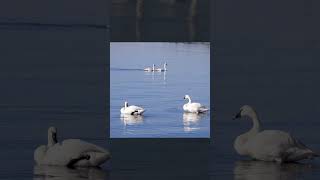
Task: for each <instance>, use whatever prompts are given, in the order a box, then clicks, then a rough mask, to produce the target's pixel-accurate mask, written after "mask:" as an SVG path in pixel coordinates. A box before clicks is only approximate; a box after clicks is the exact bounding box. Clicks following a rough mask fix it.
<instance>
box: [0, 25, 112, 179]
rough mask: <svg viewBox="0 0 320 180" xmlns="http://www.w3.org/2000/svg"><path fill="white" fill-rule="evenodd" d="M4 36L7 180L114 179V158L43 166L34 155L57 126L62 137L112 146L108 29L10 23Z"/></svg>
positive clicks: (1, 137)
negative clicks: (98, 164)
mask: <svg viewBox="0 0 320 180" xmlns="http://www.w3.org/2000/svg"><path fill="white" fill-rule="evenodd" d="M0 34H1V39H2V42H1V43H0V49H1V50H2V51H3V52H5V53H2V54H1V62H2V64H1V67H0V72H1V73H0V81H1V84H2V87H3V88H1V90H0V96H1V103H0V111H1V113H0V119H1V121H0V128H1V131H0V142H1V144H2V146H1V148H0V159H1V165H0V179H13V180H17V179H33V178H34V179H86V178H85V177H87V178H88V179H90V178H89V177H93V175H94V174H97V176H98V177H103V179H106V178H107V175H108V169H109V167H110V164H109V163H107V164H104V165H103V167H102V169H68V168H63V167H61V168H58V167H37V166H35V163H34V160H33V152H34V150H35V148H36V147H38V146H39V145H42V144H47V130H48V127H50V126H55V127H57V129H58V140H59V141H62V140H64V139H69V138H76V139H77V138H79V139H82V140H85V141H88V142H91V143H94V144H97V145H99V146H102V147H105V148H108V149H109V148H110V147H108V145H107V142H108V141H106V136H107V135H106V134H107V133H106V129H107V128H108V127H107V124H106V122H105V117H106V114H105V113H106V111H105V109H106V108H105V107H106V105H105V101H104V100H102V99H101V97H103V95H105V91H104V90H103V89H104V85H105V80H106V78H105V77H104V76H103V74H105V70H103V67H104V66H105V58H104V57H105V48H106V47H107V46H106V43H105V40H104V39H103V38H101V37H104V36H105V29H97V28H73V27H68V28H64V27H56V26H54V25H51V26H45V25H43V26H34V25H23V26H19V25H17V26H15V25H12V26H11V25H10V26H9V25H6V26H1V27H0ZM86 37H88V38H86ZM89 37H90V38H89ZM99 43H100V44H99ZM99 47H101V48H99ZM79 51H82V52H83V53H79ZM100 99H101V100H100Z"/></svg>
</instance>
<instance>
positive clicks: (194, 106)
mask: <svg viewBox="0 0 320 180" xmlns="http://www.w3.org/2000/svg"><path fill="white" fill-rule="evenodd" d="M201 107H202V105H201V104H200V103H187V104H185V105H184V107H183V109H184V110H185V111H187V112H192V113H196V112H201V111H200V108H201Z"/></svg>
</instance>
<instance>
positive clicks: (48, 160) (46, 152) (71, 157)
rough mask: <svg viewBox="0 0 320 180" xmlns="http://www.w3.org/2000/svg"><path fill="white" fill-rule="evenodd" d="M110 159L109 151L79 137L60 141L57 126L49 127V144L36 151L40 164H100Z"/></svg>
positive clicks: (72, 165)
mask: <svg viewBox="0 0 320 180" xmlns="http://www.w3.org/2000/svg"><path fill="white" fill-rule="evenodd" d="M108 159H110V153H109V151H107V150H105V149H104V148H102V147H99V146H97V145H94V144H91V143H88V142H85V141H82V140H79V139H67V140H64V141H62V142H61V143H58V141H57V129H56V128H55V127H50V128H49V129H48V144H47V145H41V146H39V147H38V148H37V149H36V150H35V151H34V160H35V162H36V163H37V164H38V165H60V166H69V167H74V166H99V165H101V164H102V163H104V162H106V161H107V160H108Z"/></svg>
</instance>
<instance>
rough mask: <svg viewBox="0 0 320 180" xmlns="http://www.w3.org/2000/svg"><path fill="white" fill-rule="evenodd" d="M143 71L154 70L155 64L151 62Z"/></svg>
mask: <svg viewBox="0 0 320 180" xmlns="http://www.w3.org/2000/svg"><path fill="white" fill-rule="evenodd" d="M144 71H149V72H150V71H155V65H154V64H152V67H147V68H145V69H144Z"/></svg>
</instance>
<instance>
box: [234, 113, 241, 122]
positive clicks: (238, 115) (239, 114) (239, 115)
mask: <svg viewBox="0 0 320 180" xmlns="http://www.w3.org/2000/svg"><path fill="white" fill-rule="evenodd" d="M239 118H241V111H240V112H238V113H237V114H236V115H235V116H234V117H233V118H232V119H233V120H236V119H239Z"/></svg>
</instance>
